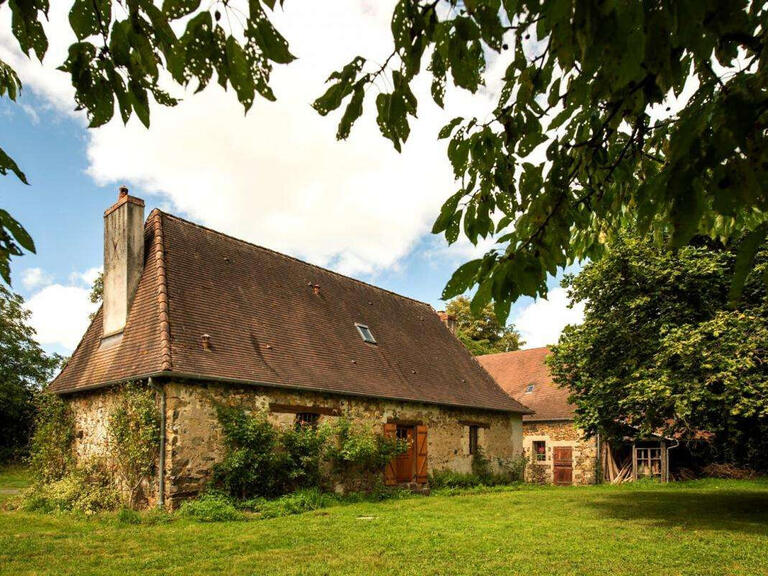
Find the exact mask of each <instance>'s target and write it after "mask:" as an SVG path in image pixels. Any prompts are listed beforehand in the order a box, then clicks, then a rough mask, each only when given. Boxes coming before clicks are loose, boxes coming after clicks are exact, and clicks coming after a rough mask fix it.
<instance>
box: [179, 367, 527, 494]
mask: <svg viewBox="0 0 768 576" xmlns="http://www.w3.org/2000/svg"><path fill="white" fill-rule="evenodd" d="M165 389H166V408H167V432H166V433H167V442H166V484H165V485H166V501H167V502H169V503H171V505H173V503H174V502H178V501H179V500H181V499H183V498H185V497H189V496H192V495H194V494H196V493H197V492H199V491H200V490H201V489H202V488H203V487H204V486H205V484H206V482H207V481H208V480H209V478H210V476H211V471H212V468H213V465H214V464H215V463H216V462H218V461H220V460H221V459H222V458H223V456H224V446H223V438H222V430H221V427H220V425H219V423H218V419H217V416H216V408H215V407H216V403H218V402H224V403H227V404H231V405H240V406H244V407H246V409H250V410H252V411H258V410H269V408H270V405H274V404H279V405H282V406H291V407H296V406H311V407H320V408H323V409H326V410H333V411H336V412H337V413H338V414H340V415H344V416H346V417H348V418H350V419H352V420H353V421H364V422H369V423H371V424H373V425H374V426H376V427H382V426H383V424H384V423H386V422H393V421H394V422H402V423H407V424H416V423H419V424H424V425H426V426H427V446H428V447H427V466H428V470H429V472H432V471H434V470H440V469H444V468H449V469H452V470H455V471H458V472H470V471H471V465H472V457H471V456H470V454H469V426H468V424H466V423H467V422H478V423H483V424H487V425H488V427H487V428H481V429H480V430H479V434H478V440H479V444H480V446H481V447H482V448H483V450H484V452H485V454H486V455H487V456H488V457H489V458H490V459H491V461H492V462H493V463H494V465H495V463H496V459H498V458H503V459H509V458H512V457H514V456H515V455H519V454H520V453H521V451H522V439H523V436H522V421H521V418H520V416H519V415H513V414H505V413H500V412H492V411H482V410H469V409H451V408H443V407H438V406H433V405H427V404H417V403H409V402H394V401H385V400H374V399H367V398H357V397H342V396H338V395H328V394H321V393H314V392H293V391H286V390H281V389H274V388H266V387H238V386H232V385H218V384H209V385H205V384H200V383H193V384H186V383H179V382H170V383H168V384H166V385H165ZM281 410H285V409H284V408H281ZM269 418H270V420H271V421H272V422H273V423H275V424H277V425H284V426H292V425H293V422H294V418H295V414H293V413H291V412H287V411H277V412H270V415H269ZM329 418H335V416H328V415H321V416H320V420H321V421H323V420H325V419H329Z"/></svg>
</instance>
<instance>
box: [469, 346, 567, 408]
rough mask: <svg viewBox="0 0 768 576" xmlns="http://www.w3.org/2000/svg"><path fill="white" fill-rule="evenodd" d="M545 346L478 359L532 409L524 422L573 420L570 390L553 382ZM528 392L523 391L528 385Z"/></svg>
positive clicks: (491, 373) (510, 392)
mask: <svg viewBox="0 0 768 576" xmlns="http://www.w3.org/2000/svg"><path fill="white" fill-rule="evenodd" d="M547 354H549V349H547V348H531V349H529V350H517V351H515V352H502V353H500V354H488V355H486V356H478V358H477V359H478V361H479V362H480V364H482V365H483V367H484V368H485V369H486V370H487V371H488V372H489V373H490V375H491V376H493V377H494V378H495V379H496V382H498V383H499V384H500V385H501V387H502V388H504V390H505V391H506V392H507V393H508V394H509V395H510V396H512V398H514V399H516V400H517V401H518V402H521V403H522V404H524V405H526V406H527V407H528V408H530V409H531V410H533V411H534V414H532V415H526V416H523V420H525V421H529V422H530V421H544V420H573V413H574V412H573V410H574V408H573V405H571V404H570V403H569V402H568V396H569V392H568V390H565V389H563V388H559V387H558V386H557V385H555V383H554V382H552V376H551V375H550V373H549V368H548V367H547V365H546V363H545V361H544V360H545V358H546V357H547ZM531 384H532V385H533V390H532V391H531V392H526V390H527V388H528V386H529V385H531Z"/></svg>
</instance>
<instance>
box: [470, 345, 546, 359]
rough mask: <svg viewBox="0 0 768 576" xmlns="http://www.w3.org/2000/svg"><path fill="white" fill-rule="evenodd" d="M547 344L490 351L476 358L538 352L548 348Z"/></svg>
mask: <svg viewBox="0 0 768 576" xmlns="http://www.w3.org/2000/svg"><path fill="white" fill-rule="evenodd" d="M549 348H550V347H549V346H537V347H536V348H520V349H518V350H507V351H506V352H492V353H491V354H481V355H480V356H478V358H488V357H489V356H504V355H505V354H517V353H520V352H540V351H541V350H549Z"/></svg>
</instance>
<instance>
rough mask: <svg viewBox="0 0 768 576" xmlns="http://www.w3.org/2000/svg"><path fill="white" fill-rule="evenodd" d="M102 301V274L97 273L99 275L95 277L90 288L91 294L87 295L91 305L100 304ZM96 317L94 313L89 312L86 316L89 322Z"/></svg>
mask: <svg viewBox="0 0 768 576" xmlns="http://www.w3.org/2000/svg"><path fill="white" fill-rule="evenodd" d="M103 299H104V272H99V275H98V276H96V279H95V280H94V281H93V285H92V286H91V292H90V293H89V294H88V300H90V301H91V302H92V303H93V304H101V301H102V300H103ZM95 316H96V312H91V313H90V314H89V315H88V319H89V320H93V319H94V317H95Z"/></svg>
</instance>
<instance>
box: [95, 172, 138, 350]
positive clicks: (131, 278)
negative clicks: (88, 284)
mask: <svg viewBox="0 0 768 576" xmlns="http://www.w3.org/2000/svg"><path fill="white" fill-rule="evenodd" d="M143 268H144V200H142V199H141V198H135V197H133V196H129V195H128V188H126V187H125V186H121V187H120V195H119V196H118V199H117V202H116V203H115V204H114V205H113V206H112V207H111V208H109V209H108V210H107V211H106V212H104V304H103V316H104V333H103V336H111V335H113V334H118V333H120V332H122V331H123V328H125V322H126V320H127V319H128V311H129V310H130V309H131V302H133V297H134V296H135V295H136V288H138V286H139V279H140V278H141V271H142V269H143Z"/></svg>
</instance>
